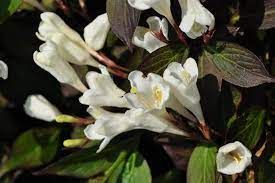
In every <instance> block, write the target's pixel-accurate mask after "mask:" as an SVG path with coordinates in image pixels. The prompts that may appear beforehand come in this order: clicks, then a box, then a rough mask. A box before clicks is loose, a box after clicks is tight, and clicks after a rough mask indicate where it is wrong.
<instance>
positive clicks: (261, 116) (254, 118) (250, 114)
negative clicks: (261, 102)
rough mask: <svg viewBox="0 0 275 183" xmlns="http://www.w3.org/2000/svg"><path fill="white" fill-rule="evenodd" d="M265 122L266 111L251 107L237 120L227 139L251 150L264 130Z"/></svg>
mask: <svg viewBox="0 0 275 183" xmlns="http://www.w3.org/2000/svg"><path fill="white" fill-rule="evenodd" d="M265 120H266V111H265V110H264V109H260V108H257V107H253V108H251V109H249V110H248V111H247V112H245V113H244V114H243V115H242V116H241V117H240V118H238V119H237V120H236V121H235V122H234V123H233V125H232V126H231V128H230V130H229V134H228V136H229V137H228V139H230V140H231V141H235V140H238V141H240V142H242V143H243V144H244V145H245V146H246V147H247V148H249V149H253V148H254V147H255V146H256V144H257V143H258V141H259V140H260V137H261V135H262V133H263V130H264V123H265Z"/></svg>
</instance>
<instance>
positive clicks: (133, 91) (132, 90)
mask: <svg viewBox="0 0 275 183" xmlns="http://www.w3.org/2000/svg"><path fill="white" fill-rule="evenodd" d="M130 92H131V93H133V94H136V93H137V88H136V87H134V86H133V87H132V88H131V90H130Z"/></svg>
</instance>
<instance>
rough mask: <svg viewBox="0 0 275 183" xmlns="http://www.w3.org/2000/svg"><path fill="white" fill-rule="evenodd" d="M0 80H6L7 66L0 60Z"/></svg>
mask: <svg viewBox="0 0 275 183" xmlns="http://www.w3.org/2000/svg"><path fill="white" fill-rule="evenodd" d="M0 78H3V79H7V78H8V66H7V64H5V63H4V62H3V61H1V60H0Z"/></svg>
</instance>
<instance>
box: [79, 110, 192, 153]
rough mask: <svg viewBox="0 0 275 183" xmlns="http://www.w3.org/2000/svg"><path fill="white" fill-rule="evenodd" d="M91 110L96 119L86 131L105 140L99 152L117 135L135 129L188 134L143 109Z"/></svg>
mask: <svg viewBox="0 0 275 183" xmlns="http://www.w3.org/2000/svg"><path fill="white" fill-rule="evenodd" d="M89 112H90V113H91V114H92V115H93V116H94V117H95V118H96V121H95V123H94V124H91V125H89V126H87V127H86V129H85V130H84V133H85V135H86V137H87V138H89V139H91V140H103V141H102V143H101V145H100V147H99V149H98V151H97V152H100V151H102V150H103V149H104V148H105V147H106V146H107V145H108V143H109V142H110V141H111V139H113V138H114V137H115V136H117V135H119V134H121V133H124V132H127V131H131V130H135V129H145V130H150V131H153V132H157V133H164V132H167V133H173V134H177V135H184V136H185V135H187V134H185V133H184V132H182V131H180V130H178V129H177V128H176V127H174V126H172V125H171V124H169V122H168V121H166V120H165V119H164V118H159V117H158V116H155V115H153V114H151V113H147V112H146V111H144V110H143V109H131V110H128V111H126V113H124V114H122V113H111V112H107V111H104V110H101V109H100V108H89Z"/></svg>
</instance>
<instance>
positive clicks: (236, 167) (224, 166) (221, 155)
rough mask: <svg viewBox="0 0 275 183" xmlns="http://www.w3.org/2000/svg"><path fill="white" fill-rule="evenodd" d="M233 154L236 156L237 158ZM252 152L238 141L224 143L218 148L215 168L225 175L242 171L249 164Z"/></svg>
mask: <svg viewBox="0 0 275 183" xmlns="http://www.w3.org/2000/svg"><path fill="white" fill-rule="evenodd" d="M234 156H238V157H237V159H236V158H234ZM251 157H252V154H251V152H250V151H249V150H248V149H247V148H246V147H245V146H244V145H243V144H242V143H240V142H238V141H237V142H234V143H229V144H226V145H224V146H222V147H220V148H219V151H218V154H217V160H216V161H217V169H218V171H219V172H221V173H223V174H227V175H233V174H236V173H241V172H243V171H244V170H245V169H246V167H247V166H249V165H251V163H252V161H251Z"/></svg>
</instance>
